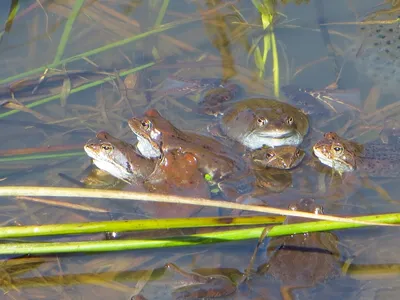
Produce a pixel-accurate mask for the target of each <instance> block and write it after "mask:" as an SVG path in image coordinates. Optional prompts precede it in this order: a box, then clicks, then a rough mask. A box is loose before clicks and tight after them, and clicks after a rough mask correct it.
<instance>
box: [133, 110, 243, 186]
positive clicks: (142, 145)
mask: <svg viewBox="0 0 400 300" xmlns="http://www.w3.org/2000/svg"><path fill="white" fill-rule="evenodd" d="M128 124H129V127H130V128H131V129H132V131H133V132H134V133H135V134H136V136H137V137H138V144H137V148H138V149H139V151H140V153H141V154H142V155H144V156H146V157H149V158H154V157H160V156H161V155H165V153H167V152H168V151H172V150H179V151H182V152H190V153H192V154H193V155H194V156H195V157H196V160H197V163H198V166H199V168H200V170H201V171H202V172H203V173H204V174H210V175H211V176H212V177H213V178H214V179H215V180H219V179H222V178H224V177H227V176H229V175H230V174H232V173H234V172H237V171H239V170H243V169H244V168H245V166H244V164H243V162H242V160H241V158H240V157H239V156H237V155H236V154H235V153H234V152H233V151H231V150H230V149H229V148H228V147H226V146H225V145H223V144H222V143H220V142H218V141H216V140H215V139H213V138H210V137H207V136H204V135H200V134H196V133H193V132H186V131H182V130H179V129H178V128H177V127H175V126H174V125H173V124H172V123H171V122H169V121H168V120H166V119H165V118H163V117H162V116H161V114H160V113H159V112H158V111H157V110H155V109H150V110H148V111H146V113H145V114H144V116H143V117H141V118H131V119H130V120H129V121H128Z"/></svg>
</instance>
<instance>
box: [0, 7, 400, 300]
mask: <svg viewBox="0 0 400 300" xmlns="http://www.w3.org/2000/svg"><path fill="white" fill-rule="evenodd" d="M16 2H18V1H16ZM77 2H79V1H72V0H70V1H51V0H50V1H49V0H40V1H36V0H31V1H20V3H18V5H19V6H17V7H14V9H16V8H18V11H17V15H16V17H15V18H14V19H13V21H12V22H11V21H10V20H9V21H7V18H9V14H8V13H7V12H8V11H9V9H10V8H9V6H8V5H9V4H8V3H7V1H3V2H2V3H1V4H0V7H1V10H0V11H1V13H0V24H5V25H4V26H5V27H4V28H5V29H4V31H2V35H1V39H0V56H1V60H0V65H1V68H0V70H1V71H0V85H1V87H0V101H1V102H0V104H1V107H0V124H1V128H2V130H1V131H0V135H1V138H2V140H3V142H2V143H1V145H0V156H1V157H0V161H1V163H0V179H1V181H0V184H1V185H2V186H12V185H15V186H22V185H23V186H61V187H77V185H79V184H80V182H81V181H84V180H86V182H88V180H89V179H87V176H88V173H90V169H91V168H92V169H93V165H92V163H91V160H90V159H89V157H88V156H87V155H86V153H85V152H84V151H83V145H84V144H85V143H86V142H87V141H88V139H91V138H94V137H95V135H96V132H98V131H107V132H109V133H110V134H112V135H113V136H115V137H117V138H120V139H123V140H125V141H126V142H129V143H135V138H134V135H133V134H132V131H131V130H130V128H129V126H128V123H127V121H128V119H130V118H132V117H134V116H135V117H138V116H141V115H142V114H143V113H144V112H145V111H146V110H148V109H150V108H153V109H157V110H158V111H159V112H160V113H161V114H162V116H163V117H165V118H166V119H168V120H169V121H170V122H172V123H173V124H174V125H175V126H177V127H178V128H179V129H183V130H191V131H196V132H197V133H201V134H204V135H207V136H210V132H209V130H208V128H210V125H212V124H214V123H216V122H215V121H216V119H215V118H214V117H211V116H207V115H204V114H201V113H199V111H202V110H200V109H199V103H202V102H201V101H202V99H203V97H204V96H205V95H206V96H207V97H209V99H211V100H210V101H214V100H216V101H217V102H218V101H221V100H222V101H224V100H227V101H228V102H227V104H224V105H226V107H230V105H232V104H231V103H230V102H229V101H230V100H232V102H235V101H240V100H244V99H246V98H252V97H257V98H260V97H262V98H274V99H279V100H281V101H284V102H289V103H291V104H295V105H297V106H298V107H299V108H300V109H303V110H304V111H305V112H306V113H309V114H310V115H309V118H310V126H311V129H310V132H309V134H308V135H307V136H306V138H305V140H304V142H303V144H302V145H301V147H302V148H303V149H304V150H305V151H306V157H305V159H304V161H303V162H302V163H301V164H300V165H299V166H297V167H296V168H294V169H293V170H288V171H286V170H285V171H283V172H280V173H279V172H276V171H271V172H266V173H265V174H264V173H263V175H262V176H260V178H262V179H263V180H264V185H263V189H262V193H258V194H257V195H255V196H254V197H253V198H254V199H253V200H250V199H249V198H250V196H248V197H247V196H241V197H239V199H240V200H241V201H243V202H244V203H253V202H252V201H256V202H257V199H258V203H259V201H264V202H263V203H264V204H265V203H266V204H268V205H271V206H276V207H281V208H286V207H287V206H288V205H289V204H290V203H297V201H298V200H299V199H300V198H304V197H314V198H315V199H316V202H317V203H318V204H320V205H322V206H324V209H325V213H329V214H341V215H357V214H378V213H386V212H397V211H398V210H399V209H398V203H399V202H398V201H399V199H398V195H399V192H400V190H399V184H398V183H399V177H391V178H370V179H363V178H362V176H361V175H362V174H354V175H349V174H345V176H343V177H341V176H339V175H338V174H332V171H331V169H329V168H327V167H323V165H322V164H320V163H319V162H318V161H317V160H316V159H315V158H313V155H312V145H313V144H314V143H315V142H316V141H317V140H319V139H320V138H321V137H322V135H323V133H325V132H328V131H336V132H338V133H339V134H340V135H341V136H342V137H344V138H347V139H352V140H356V141H358V142H360V143H366V142H371V141H379V140H380V138H382V139H383V140H384V141H385V142H387V141H388V140H390V139H394V140H395V142H397V140H396V138H393V137H390V136H389V137H388V136H387V133H388V132H389V135H390V134H391V133H396V129H397V127H396V126H394V127H393V130H392V127H391V126H386V127H384V126H385V124H388V122H385V120H388V119H390V120H392V122H391V123H390V124H396V121H397V120H398V118H399V113H400V110H399V106H398V98H397V94H396V92H395V91H396V90H397V86H398V83H399V80H398V79H397V77H398V74H400V70H399V69H398V68H400V55H399V53H400V52H399V49H398V48H399V47H400V46H398V39H399V38H400V37H399V35H400V31H399V28H398V25H397V23H394V22H392V23H391V25H390V20H395V19H396V18H397V16H398V15H400V7H399V5H398V4H397V6H396V3H393V6H391V4H387V5H381V4H382V3H381V2H382V1H373V0H368V1H366V0H352V1H345V0H337V1H323V0H314V1H304V2H307V3H299V4H295V3H288V4H285V5H283V4H279V5H278V6H277V7H276V9H277V11H278V12H279V15H278V14H277V15H276V18H275V21H274V30H273V38H272V37H271V34H270V31H269V29H268V30H263V29H262V24H261V21H260V14H259V12H258V11H257V10H256V9H255V8H254V6H253V5H252V3H251V1H179V4H177V3H178V2H175V1H170V3H168V1H161V0H158V1H157V0H156V1H128V0H126V1H88V0H86V1H83V2H84V4H83V7H82V8H81V9H80V10H79V12H78V13H77V18H76V19H75V21H74V22H73V23H70V22H71V15H72V14H73V11H74V5H77V4H76V3H77ZM255 2H257V1H255ZM266 2H267V1H266ZM278 2H279V1H278ZM284 2H301V1H284ZM386 2H390V1H386ZM392 2H396V1H392ZM163 5H167V7H164V6H163ZM379 5H380V6H379ZM164 8H166V12H165V15H163V14H162V10H163V9H164ZM374 12H375V13H376V14H375V15H371V14H372V13H374ZM367 15H369V17H370V19H368V20H370V21H380V22H381V23H379V22H378V23H373V22H372V23H370V24H367V25H363V26H356V25H355V24H354V22H357V21H362V20H364V19H365V17H366V16H367ZM11 19H12V18H11ZM318 21H320V23H321V26H319V24H318ZM385 22H386V23H385ZM71 24H72V27H71ZM381 24H384V25H382V26H380V25H381ZM388 24H389V25H388ZM68 26H70V29H71V31H70V35H69V36H67V35H66V31H65V28H67V27H68ZM360 27H364V28H363V29H361V28H360ZM321 29H323V30H321ZM264 36H266V38H264ZM266 41H267V44H268V41H269V43H270V45H275V47H276V50H277V51H276V52H277V55H276V54H272V52H273V51H269V53H268V55H267V57H266V64H265V66H263V63H262V56H263V51H264V47H266V46H265V44H264V43H265V42H266ZM62 45H65V48H64V47H63V46H62ZM257 55H258V59H256V58H255V57H257ZM273 56H275V59H277V61H278V65H275V66H273V62H272V61H273ZM273 68H275V71H278V69H279V74H278V73H275V77H274V74H273V71H272V70H273ZM118 72H119V73H120V75H118V76H117V75H116V74H117V73H118ZM124 72H125V73H124ZM127 74H129V75H127ZM260 76H261V77H262V78H260ZM338 76H339V77H338ZM211 79H212V80H211ZM278 79H279V80H278ZM229 84H231V85H229ZM232 84H234V85H232ZM287 85H290V87H291V88H287V89H286V91H288V92H282V90H280V88H281V87H282V86H287ZM227 86H229V87H230V88H231V89H229V90H228V91H226V90H225V91H224V92H223V93H222V94H220V93H218V92H221V91H220V89H221V87H222V88H224V87H227ZM232 87H234V88H233V89H232ZM293 87H294V88H293ZM327 87H330V88H327ZM332 87H336V89H335V90H332ZM213 89H215V90H216V91H217V93H216V94H212V93H210V91H211V90H212V91H214V90H213ZM60 93H61V96H60ZM215 95H216V96H215ZM215 97H217V99H215ZM218 97H219V98H218ZM315 98H318V99H319V100H317V101H322V102H315ZM15 109H16V110H15ZM209 112H211V113H212V114H214V113H216V112H215V110H214V107H212V108H211V109H209ZM240 117H242V116H241V115H240ZM243 119H245V120H247V119H248V118H247V115H245V116H244V117H243ZM383 129H385V130H384V131H383V132H384V133H385V134H384V135H383V134H382V133H381V131H382V130H383ZM219 140H222V141H223V142H227V144H228V145H229V147H230V146H232V144H230V142H229V141H227V140H226V139H223V138H222V139H219ZM204 143H206V142H204ZM221 151H222V150H221ZM221 153H222V152H221ZM169 159H170V160H171V161H170V163H172V164H175V165H174V166H175V168H174V169H173V170H178V172H182V173H184V172H189V171H190V172H191V171H193V170H192V169H190V168H192V167H191V166H192V165H191V163H192V162H193V161H192V160H193V159H196V158H193V157H187V156H185V159H187V161H184V162H182V161H180V156H171V157H169ZM188 170H189V171H188ZM93 172H95V171H93V170H92V174H91V175H93ZM169 172H171V174H169V173H168V171H167V175H168V174H169V175H168V176H175V175H172V174H174V171H169ZM196 172H197V170H196ZM196 172H194V171H193V172H192V173H190V176H192V177H191V178H192V180H193V181H196V180H199V179H198V174H197V173H196ZM274 172H275V173H274ZM162 174H164V173H162ZM188 174H189V173H188ZM188 176H189V175H188ZM196 176H197V177H196ZM106 177H107V176H106ZM85 178H86V179H85ZM89 178H90V179H91V178H92V177H89ZM96 178H97V180H100V181H102V180H103V179H104V178H100V179H99V176H97V177H95V179H96ZM106 179H107V180H108V183H109V180H110V177H109V176H108V178H106ZM258 179H259V178H258ZM173 180H181V179H179V178H176V177H174V179H173ZM114 181H115V180H114ZM241 181H242V180H241ZM103 183H104V182H103ZM96 184H98V182H97V183H96ZM107 188H110V186H108V187H107ZM114 188H117V186H114ZM118 188H125V189H126V186H125V187H124V183H121V182H119V186H118ZM147 188H148V187H147ZM151 188H154V189H157V188H160V184H159V182H158V183H155V184H153V185H152V186H151ZM162 188H163V187H161V189H162ZM184 188H186V190H187V189H190V192H192V191H195V188H193V186H190V185H189V186H186V187H184ZM203 188H204V186H203ZM168 191H171V190H168V189H167V192H168ZM174 191H175V190H174ZM204 193H205V194H204ZM208 193H209V192H208V190H207V191H206V192H204V190H202V191H200V192H199V193H198V195H200V196H203V197H204V196H207V195H208ZM385 193H386V194H385ZM211 196H212V197H214V198H216V199H218V198H219V199H220V198H221V197H220V195H215V194H212V195H211ZM46 199H48V198H46ZM52 200H58V201H69V202H73V203H79V204H83V205H87V206H90V207H92V208H93V211H92V212H90V213H88V212H87V211H85V210H83V209H81V208H76V207H75V208H74V207H69V208H67V207H63V206H59V205H55V204H54V203H38V202H36V201H33V199H32V198H29V199H28V198H18V199H17V198H15V197H2V198H1V205H2V210H1V211H2V213H1V215H0V222H1V223H2V225H3V226H5V225H9V226H12V225H35V224H37V225H38V224H56V223H70V222H88V221H99V220H109V214H107V213H105V212H104V211H109V212H111V213H112V217H113V218H121V219H143V218H155V217H187V216H189V215H200V216H214V215H217V214H219V213H221V211H217V210H216V209H210V208H205V209H202V210H200V211H199V210H198V209H193V208H192V207H184V206H176V205H172V204H171V205H170V204H163V205H160V204H159V205H157V204H149V203H146V204H137V203H135V202H127V201H125V202H123V201H117V200H109V199H100V200H99V199H98V200H91V199H86V198H85V199H75V200H71V199H67V198H65V199H60V198H57V199H56V198H54V199H52ZM230 200H232V201H234V199H233V198H232V199H230ZM177 207H179V209H178V208H177ZM94 209H97V211H94ZM222 213H223V214H226V215H228V214H230V213H231V212H230V211H222ZM182 233H184V231H173V232H167V233H166V232H161V233H160V232H157V233H154V232H153V233H141V234H140V236H150V237H151V236H159V235H161V236H165V235H181V234H182ZM335 234H336V235H337V236H338V247H339V250H340V257H339V260H340V261H341V262H344V261H346V260H349V259H351V261H347V262H348V263H351V264H353V265H356V266H359V265H373V264H375V265H376V264H398V263H400V261H399V257H398V255H396V254H397V252H398V247H399V240H398V238H397V236H398V230H397V229H396V228H390V229H388V228H373V229H371V228H369V229H354V230H347V231H340V232H336V233H335ZM90 238H91V239H93V240H95V239H104V238H105V237H104V235H103V234H98V235H93V236H91V237H90ZM81 239H82V240H84V239H85V237H82V238H81ZM46 240H53V239H46ZM68 240H71V238H69V237H68V238H63V239H62V241H68ZM267 242H268V241H266V242H265V244H266V243H267ZM256 243H257V242H256V240H251V241H247V242H236V243H227V244H221V245H212V246H202V247H187V248H178V249H160V250H151V251H126V252H115V253H110V254H101V253H100V254H76V255H59V256H43V257H28V258H20V259H18V260H7V258H5V260H4V263H3V264H2V265H3V267H2V278H3V279H2V282H3V284H2V286H3V293H4V295H2V297H4V299H6V298H10V299H91V298H95V297H96V298H99V297H100V298H101V299H108V298H109V299H131V298H132V296H133V295H135V294H136V293H137V292H138V291H139V290H140V288H141V287H142V286H143V285H144V283H145V282H146V280H147V279H146V278H149V276H150V274H151V272H152V270H153V269H156V270H160V269H157V268H161V267H162V266H164V265H165V264H166V263H169V262H170V263H174V264H176V265H177V266H178V267H180V268H182V269H183V270H185V271H187V272H190V271H191V270H194V269H198V268H206V269H207V268H212V269H214V270H213V271H212V272H214V273H221V272H222V271H221V270H224V269H225V270H228V269H229V270H230V271H227V272H228V274H231V275H232V274H236V275H237V274H241V273H242V272H244V271H245V269H246V267H247V266H248V263H249V261H250V257H251V255H252V253H253V250H254V247H255V245H256ZM265 244H264V245H263V246H262V248H261V250H260V251H259V253H258V256H257V259H256V262H255V263H256V266H255V267H258V266H260V265H262V264H264V263H265V262H266V261H267V257H266V245H265ZM325 246H326V245H325ZM310 255H312V254H310ZM309 261H310V260H309V259H304V264H305V266H304V268H299V270H296V269H293V270H290V271H289V270H282V273H284V272H288V271H289V272H299V274H301V275H300V277H301V276H303V275H302V273H301V272H304V269H307V267H308V266H307V264H309ZM300 265H301V262H300V263H299V262H298V261H296V262H295V263H293V266H297V267H298V266H300ZM300 269H301V270H300ZM360 269H363V268H360ZM366 269H367V268H364V269H363V270H364V271H363V272H361V271H360V272H359V273H357V272H354V273H353V276H347V275H343V276H339V277H335V278H332V277H330V276H327V279H326V280H323V281H322V282H316V283H315V285H314V284H311V286H309V285H306V286H303V285H302V284H301V283H298V284H297V285H296V284H294V285H295V286H294V287H295V288H294V289H293V290H292V291H289V295H291V296H292V297H293V298H294V299H321V298H322V297H324V299H328V298H329V299H397V298H398V292H396V291H398V290H399V289H400V283H399V276H398V275H397V272H395V271H393V272H391V274H389V273H390V272H389V267H386V268H385V267H381V272H374V270H373V268H372V267H371V268H370V269H369V270H368V269H367V270H366ZM371 269H372V270H371ZM382 269H383V271H382ZM232 270H234V271H232ZM139 271H141V272H139ZM203 271H204V270H203ZM160 272H161V271H160ZM229 272H230V273H229ZM161 273H162V272H161ZM354 274H356V275H354ZM350 275H351V274H350ZM146 276H147V277H146ZM304 276H309V275H304ZM154 277H157V276H154ZM159 277H160V278H153V280H151V282H149V283H148V284H147V285H146V286H145V287H144V289H143V291H142V293H143V295H144V296H145V297H146V298H147V299H172V297H173V296H172V295H180V296H182V295H184V293H183V292H182V293H177V292H176V291H175V293H173V289H174V287H176V286H177V285H182V283H185V282H186V283H187V284H189V285H190V284H193V283H198V282H196V281H194V280H192V279H190V278H189V279H188V278H184V277H182V276H181V275H177V274H173V273H169V272H166V274H165V275H164V276H159ZM232 277H235V276H234V275H232ZM350 277H355V278H351V279H349V278H350ZM236 279H237V280H239V279H240V275H237V276H236ZM280 287H281V285H280V283H279V281H278V280H276V279H274V278H271V277H269V276H258V277H257V276H256V279H255V280H253V281H252V287H251V288H249V287H248V286H247V287H243V286H240V288H238V289H237V292H236V293H235V294H233V295H229V296H227V297H226V299H266V298H268V299H270V298H271V299H282V294H284V291H283V290H284V288H283V289H282V288H280ZM255 290H256V291H257V293H258V295H254V291H255ZM286 296H287V295H286ZM182 297H183V296H182ZM258 297H261V298H258ZM178 298H179V297H178ZM132 299H133V298H132ZM137 299H139V298H137ZM179 299H191V298H179Z"/></svg>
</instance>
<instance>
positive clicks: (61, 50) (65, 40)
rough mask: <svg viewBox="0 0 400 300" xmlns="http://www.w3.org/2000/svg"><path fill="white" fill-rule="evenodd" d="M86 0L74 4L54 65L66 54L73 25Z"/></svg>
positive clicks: (79, 0)
mask: <svg viewBox="0 0 400 300" xmlns="http://www.w3.org/2000/svg"><path fill="white" fill-rule="evenodd" d="M84 2H85V0H76V1H75V4H74V6H73V7H72V11H71V14H70V15H69V17H68V20H67V23H65V27H64V32H63V34H62V36H61V40H60V44H59V45H58V48H57V52H56V56H55V57H54V60H53V63H52V65H57V64H58V63H59V62H60V60H61V58H62V56H63V55H64V51H65V47H66V46H67V43H68V39H69V35H70V34H71V30H72V26H73V25H74V22H75V20H76V18H77V17H78V14H79V12H80V10H81V8H82V6H83V3H84Z"/></svg>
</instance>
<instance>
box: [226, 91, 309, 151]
mask: <svg viewBox="0 0 400 300" xmlns="http://www.w3.org/2000/svg"><path fill="white" fill-rule="evenodd" d="M221 114H222V117H220V119H219V127H220V129H221V131H222V134H223V135H225V136H226V137H228V138H229V139H231V140H234V141H236V142H238V143H240V144H242V145H244V146H245V147H246V148H248V149H250V150H254V149H259V148H261V147H263V146H267V147H278V146H285V145H291V146H298V145H300V144H301V143H302V142H303V139H304V137H305V135H306V134H307V133H308V130H309V122H308V117H307V116H306V115H305V114H304V113H303V112H302V111H301V110H299V109H297V108H295V107H294V106H291V105H290V104H287V103H284V102H280V101H278V100H274V99H267V98H265V99H264V98H251V99H246V100H242V101H239V102H236V103H234V104H232V105H231V106H230V107H229V108H228V109H226V110H224V111H222V113H221Z"/></svg>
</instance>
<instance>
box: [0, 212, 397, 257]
mask: <svg viewBox="0 0 400 300" xmlns="http://www.w3.org/2000/svg"><path fill="white" fill-rule="evenodd" d="M355 219H357V220H364V221H374V222H385V223H391V224H392V223H399V222H400V214H385V215H375V216H363V217H357V218H355ZM364 226H365V225H363V224H349V223H339V222H327V221H322V222H307V223H297V224H290V225H276V226H274V227H273V228H272V229H271V230H270V231H269V232H268V234H267V236H268V237H272V236H280V235H291V234H297V233H304V232H316V231H328V230H336V229H346V228H357V227H364ZM264 228H265V227H257V228H251V229H239V230H229V231H224V232H212V233H204V234H195V235H190V236H177V237H168V238H157V239H153V240H150V239H149V240H113V241H86V242H66V243H59V242H57V243H10V244H0V254H28V253H29V254H47V253H53V254H54V253H82V252H110V251H125V250H135V249H155V248H166V247H185V246H195V245H204V244H211V243H222V242H232V241H240V240H248V239H257V238H258V237H259V236H260V235H261V233H262V232H263V230H264Z"/></svg>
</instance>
